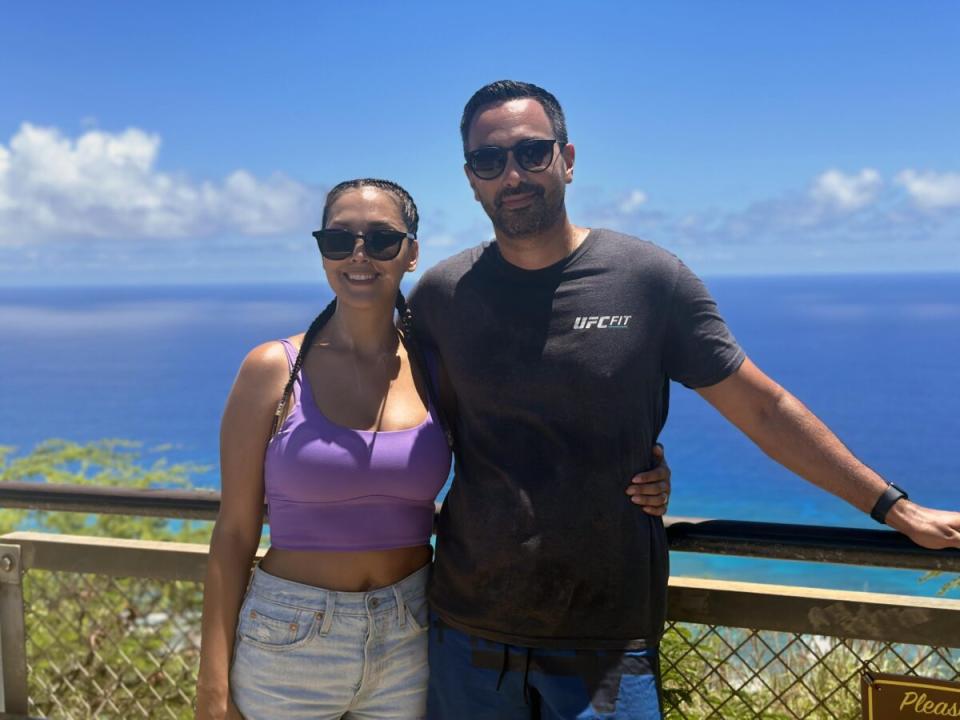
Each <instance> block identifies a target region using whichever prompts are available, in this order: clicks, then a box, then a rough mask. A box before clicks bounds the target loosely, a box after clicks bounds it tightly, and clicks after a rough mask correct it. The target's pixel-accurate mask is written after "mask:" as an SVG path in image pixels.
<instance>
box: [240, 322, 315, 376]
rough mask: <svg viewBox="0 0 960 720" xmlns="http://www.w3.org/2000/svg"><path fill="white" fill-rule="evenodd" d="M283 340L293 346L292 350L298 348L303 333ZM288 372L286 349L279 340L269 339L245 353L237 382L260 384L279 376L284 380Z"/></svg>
mask: <svg viewBox="0 0 960 720" xmlns="http://www.w3.org/2000/svg"><path fill="white" fill-rule="evenodd" d="M285 340H286V341H287V342H288V343H290V344H291V345H292V346H293V349H294V352H296V351H297V350H299V348H300V343H301V342H303V333H300V334H299V335H293V336H291V337H289V338H285ZM289 372H290V365H289V360H288V355H287V349H286V348H285V347H284V343H283V342H281V341H279V340H270V341H268V342H265V343H261V344H259V345H257V346H256V347H255V348H253V349H252V350H251V351H250V352H248V353H247V355H246V357H245V358H244V359H243V362H242V363H241V364H240V372H239V374H238V375H237V383H238V384H240V383H243V384H254V385H260V384H261V383H264V382H269V383H272V381H274V380H276V379H278V378H280V379H283V380H286V376H287V375H288V374H289Z"/></svg>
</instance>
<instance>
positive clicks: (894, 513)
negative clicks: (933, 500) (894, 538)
mask: <svg viewBox="0 0 960 720" xmlns="http://www.w3.org/2000/svg"><path fill="white" fill-rule="evenodd" d="M916 507H917V506H916V505H915V504H914V503H913V502H912V501H910V500H908V499H907V498H903V499H902V500H898V501H897V502H895V503H894V504H893V506H892V507H891V508H890V510H889V512H887V517H886V524H887V525H888V526H889V527H891V528H893V529H894V530H897V531H899V532H902V533H904V534H908V531H909V530H910V529H911V528H912V527H913V518H914V515H915V513H914V511H915V510H916Z"/></svg>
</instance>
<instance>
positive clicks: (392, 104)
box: [0, 0, 960, 284]
mask: <svg viewBox="0 0 960 720" xmlns="http://www.w3.org/2000/svg"><path fill="white" fill-rule="evenodd" d="M3 27H4V33H3V34H4V42H3V43H2V45H0V98H2V102H0V283H2V284H47V283H71V284H73V283H91V284H105V283H141V282H159V283H179V282H247V281H276V282H282V281H285V280H295V281H311V280H314V279H316V278H317V277H318V276H319V264H318V260H317V258H316V257H315V256H316V252H315V248H314V246H313V245H312V240H311V238H310V236H309V234H308V233H309V231H310V230H311V229H313V227H314V226H315V224H316V223H317V221H318V218H319V214H320V207H321V204H322V198H323V193H324V191H325V189H326V188H328V187H330V186H331V185H333V184H334V183H336V182H338V181H340V180H342V179H346V178H349V177H357V176H365V175H373V176H381V177H387V178H391V179H394V180H397V181H399V182H400V183H402V184H403V185H405V186H406V187H407V188H408V189H409V190H410V191H411V192H412V193H413V195H414V197H415V198H416V200H417V203H418V205H419V207H420V210H421V215H422V217H423V223H422V227H421V241H422V252H423V257H424V266H428V265H430V264H432V263H433V262H436V261H437V260H439V259H440V258H442V257H444V256H445V255H448V254H450V253H452V252H455V251H456V250H458V249H460V248H462V247H467V246H469V245H473V244H476V243H477V242H480V241H482V240H484V239H487V238H488V237H489V235H490V229H489V223H488V221H487V219H486V216H485V215H484V214H483V212H482V210H481V209H480V207H479V205H477V204H476V203H475V202H474V201H473V198H472V194H471V193H470V191H469V188H468V186H467V183H466V180H465V179H464V177H463V174H462V169H461V164H462V156H461V153H460V145H459V135H458V132H457V123H458V120H459V115H460V111H461V109H462V107H463V103H464V102H465V101H466V99H467V98H468V97H469V96H470V94H471V93H472V92H473V91H474V90H475V89H476V88H478V87H479V86H480V85H482V84H484V83H486V82H488V81H491V80H495V79H499V78H504V77H511V78H516V79H522V80H529V81H532V82H536V83H538V84H540V85H543V86H544V87H546V88H548V89H550V90H551V91H552V92H554V94H556V95H557V97H558V98H559V99H560V101H561V102H562V103H563V105H564V108H565V110H566V113H567V118H568V124H569V127H570V137H571V140H572V142H573V143H574V144H575V146H576V148H577V152H578V155H577V158H578V160H577V168H576V177H575V182H574V184H573V186H571V188H570V191H569V194H568V206H569V208H570V211H571V215H572V217H573V219H574V221H575V222H578V223H580V224H584V225H591V226H607V227H614V228H616V229H620V230H623V231H626V232H631V233H634V234H639V235H642V236H644V237H646V238H647V239H650V240H652V241H654V242H657V243H658V244H661V245H663V246H665V247H667V248H669V249H670V250H672V251H674V252H676V253H678V254H679V255H680V256H681V257H683V258H684V259H685V260H687V261H688V262H689V263H690V264H691V265H692V266H693V267H694V269H696V270H697V271H698V272H700V273H702V274H704V275H720V274H756V273H807V272H809V273H836V272H890V271H904V270H906V271H943V270H952V271H957V270H960V132H958V128H960V91H958V89H957V88H958V83H957V78H958V77H960V52H958V51H957V48H958V47H960V5H958V4H957V3H953V2H948V1H947V0H943V1H942V2H926V1H923V0H920V1H918V2H910V3H907V2H897V3H891V2H844V3H836V2H803V3H800V2H794V3H786V2H773V3H771V2H738V3H716V2H669V3H667V2H664V3H637V2H629V3H626V2H625V3H603V2H596V3H582V2H581V3H565V2H552V3H543V4H538V3H517V4H514V3H506V2H502V3H501V2H484V3H482V4H472V5H468V4H465V3H449V2H447V3H439V2H437V3H418V2H408V3H387V2H362V1H361V2H351V3H322V2H309V3H295V2H290V3H276V4H266V3H239V2H231V3H226V2H223V3H186V2H183V3H180V2H166V3H162V4H160V3H157V4H129V3H120V2H114V3H106V2H90V3H66V2H62V3H30V4H27V3H21V4H18V5H7V6H5V7H4V12H3Z"/></svg>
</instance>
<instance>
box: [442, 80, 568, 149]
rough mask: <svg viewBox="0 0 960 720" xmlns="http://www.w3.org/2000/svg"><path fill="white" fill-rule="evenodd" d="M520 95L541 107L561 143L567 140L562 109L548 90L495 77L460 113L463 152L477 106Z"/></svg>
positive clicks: (518, 98)
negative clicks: (531, 99)
mask: <svg viewBox="0 0 960 720" xmlns="http://www.w3.org/2000/svg"><path fill="white" fill-rule="evenodd" d="M522 98H533V99H534V100H536V101H537V102H538V103H540V105H541V106H543V110H544V112H546V113H547V117H548V118H549V119H550V125H552V126H553V135H554V138H555V139H556V140H557V142H559V143H560V144H562V145H565V144H566V142H567V121H566V119H565V118H564V117H563V108H561V107H560V103H559V102H557V99H556V98H555V97H554V96H553V95H552V94H551V93H549V92H548V91H546V90H544V89H543V88H542V87H538V86H537V85H534V84H532V83H525V82H519V81H517V80H497V81H496V82H492V83H490V84H489V85H484V86H483V87H482V88H480V89H479V90H477V91H476V92H475V93H474V94H473V97H471V98H470V99H469V100H468V101H467V104H466V105H465V106H464V108H463V116H462V117H461V118H460V137H461V138H463V150H464V152H466V150H467V135H468V134H469V133H470V123H472V122H473V118H474V116H475V115H476V114H477V111H478V110H479V109H480V108H482V107H483V106H484V105H490V104H493V103H503V102H507V101H508V100H520V99H522Z"/></svg>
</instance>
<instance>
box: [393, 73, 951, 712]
mask: <svg viewBox="0 0 960 720" xmlns="http://www.w3.org/2000/svg"><path fill="white" fill-rule="evenodd" d="M461 133H462V137H463V147H464V153H465V158H466V164H465V171H466V175H467V179H468V181H469V182H470V186H471V187H472V189H473V192H474V195H475V197H476V199H477V200H478V201H479V202H480V204H481V205H482V206H483V208H484V210H485V211H486V212H487V214H488V215H489V216H490V219H491V220H492V221H493V227H494V232H495V235H496V240H495V242H492V243H489V244H486V245H484V246H481V247H478V248H474V249H472V250H468V251H466V252H463V253H460V254H459V255H456V256H454V257H452V258H450V259H449V260H447V261H445V262H442V263H440V264H439V265H438V266H436V267H435V268H433V269H432V270H430V271H428V272H427V273H426V274H425V275H424V277H423V279H422V280H421V282H420V284H419V286H418V288H417V290H416V291H415V294H414V296H413V298H412V300H411V302H412V303H413V305H414V316H415V317H416V318H417V322H418V323H419V331H420V333H421V336H422V337H423V338H424V339H425V341H426V342H429V343H431V344H433V345H435V346H436V348H437V350H438V352H439V354H440V356H441V358H442V360H443V366H444V369H445V371H446V376H447V378H448V381H449V383H450V385H451V386H452V389H453V391H454V392H453V395H455V397H456V402H457V406H456V409H455V412H454V413H452V415H453V417H454V419H455V422H454V430H455V434H456V437H457V442H458V448H457V449H458V452H457V462H456V476H455V479H454V482H453V486H452V488H451V491H450V493H449V495H448V496H447V498H446V501H445V502H444V505H443V509H442V511H441V514H440V525H439V528H438V533H437V538H438V539H437V556H436V565H435V568H434V576H433V580H432V587H431V591H430V599H431V603H432V606H433V609H434V611H435V613H436V615H437V617H436V620H435V622H434V623H433V624H432V627H431V630H430V633H431V637H430V653H431V655H430V664H431V687H430V709H429V717H431V718H443V719H444V720H451V719H454V718H455V719H457V720H459V719H461V718H464V719H468V720H474V719H480V718H531V717H533V718H539V717H544V718H547V717H549V718H574V717H576V718H599V717H616V718H654V717H660V713H661V707H660V698H659V688H658V685H659V682H658V673H659V669H658V658H657V644H658V642H659V639H660V636H661V633H662V630H663V623H664V616H665V607H664V605H665V598H666V586H667V576H668V568H667V543H666V538H665V534H664V529H663V525H662V522H661V521H660V519H659V518H658V517H655V516H652V515H649V514H644V513H642V512H638V510H637V508H636V507H635V506H633V505H631V504H629V503H626V504H625V503H623V502H622V498H623V493H624V492H625V491H626V492H627V494H632V493H633V492H635V487H626V488H625V485H629V484H628V483H625V482H624V481H623V480H622V479H623V478H627V477H630V476H631V475H633V474H634V473H636V472H638V471H640V470H644V469H647V468H649V467H650V466H651V464H652V456H651V454H650V451H649V450H648V449H649V448H651V447H652V446H653V444H654V442H655V441H656V438H657V436H658V434H659V432H660V430H661V429H662V427H663V424H664V422H665V419H666V416H667V403H668V384H669V381H670V380H675V381H679V382H682V383H683V384H685V385H687V386H689V387H692V388H694V389H695V390H696V391H697V392H698V393H700V395H702V396H703V397H704V398H705V399H706V400H707V401H708V402H710V403H711V404H712V405H713V406H714V407H716V408H717V409H718V410H719V411H720V412H721V413H722V414H723V415H724V416H725V417H726V418H727V419H728V420H730V421H731V422H732V423H733V424H735V425H736V426H737V427H738V428H740V429H741V430H742V431H743V432H744V433H746V434H747V435H748V436H749V437H750V438H751V439H752V440H753V441H754V442H756V443H757V444H758V445H759V446H760V447H761V448H762V449H763V450H764V451H765V452H766V453H767V454H769V455H770V456H771V457H773V458H774V459H775V460H777V461H778V462H780V463H782V464H783V465H785V466H786V467H788V468H789V469H791V470H793V471H794V472H796V473H798V474H799V475H801V476H803V477H805V478H806V479H808V480H809V481H810V482H813V483H814V484H816V485H818V486H820V487H822V488H824V489H825V490H827V491H829V492H832V493H834V494H835V495H838V496H839V497H841V498H843V499H845V500H847V501H848V502H850V503H852V504H853V505H855V506H856V507H858V508H860V509H861V510H863V511H864V512H870V511H871V510H872V511H873V512H874V515H875V517H877V518H878V519H881V520H882V521H885V522H886V523H887V524H888V525H890V526H891V527H894V528H896V529H897V530H900V531H901V532H904V533H905V534H907V535H908V536H909V537H910V538H911V539H913V540H914V541H915V542H917V543H919V544H921V545H924V546H927V547H932V548H937V547H947V546H953V547H956V546H960V513H953V512H945V511H938V510H932V509H929V508H924V507H920V506H918V505H916V504H913V503H911V502H909V500H907V499H906V497H905V496H904V495H903V493H902V492H901V491H899V490H898V489H896V488H894V487H893V486H891V485H889V484H888V483H887V482H886V481H885V480H883V479H882V478H881V477H879V476H878V475H877V474H876V473H874V472H873V471H872V470H870V469H869V468H867V467H866V466H865V465H863V464H862V463H860V462H859V461H858V460H857V459H856V458H854V457H853V455H852V454H851V453H850V452H849V451H848V450H847V449H846V448H845V447H844V446H843V445H842V444H841V443H840V441H839V440H838V439H837V438H836V437H835V436H834V435H833V434H832V433H831V432H830V430H829V429H828V428H827V427H826V426H824V425H823V423H821V422H820V421H819V420H818V419H817V418H816V417H814V416H813V415H812V414H811V413H810V412H809V411H808V410H807V409H806V408H805V407H804V406H803V405H802V404H801V403H800V402H799V401H798V400H797V399H796V398H794V397H793V396H791V395H790V394H789V393H787V392H786V391H785V390H784V389H782V388H781V387H779V386H778V385H777V384H776V383H775V382H773V381H772V380H771V379H770V378H768V377H767V376H766V375H764V374H763V373H762V372H761V371H760V370H759V369H758V368H757V367H756V366H755V365H754V364H753V363H752V362H751V361H750V360H749V358H747V357H746V356H745V355H744V353H743V351H742V350H741V349H740V347H739V346H738V345H737V343H736V341H735V340H734V338H733V336H732V335H731V334H730V332H729V331H728V330H727V327H726V325H725V324H724V322H723V320H722V318H721V317H720V316H719V314H718V313H717V309H716V305H715V304H714V302H713V300H712V298H711V297H710V295H709V293H708V292H707V290H706V288H705V287H704V286H703V284H702V283H701V282H700V281H699V280H698V279H697V277H696V276H694V275H693V273H692V272H690V270H688V269H687V268H686V266H684V265H683V263H682V262H680V261H679V260H678V259H677V258H676V257H674V256H673V255H671V254H669V253H667V252H665V251H664V250H662V249H660V248H658V247H656V246H654V245H652V244H650V243H647V242H644V241H641V240H639V239H636V238H631V237H627V236H624V235H620V234H617V233H613V232H610V231H606V230H598V229H588V228H584V227H579V226H577V225H574V224H573V223H571V221H570V220H569V218H568V217H567V213H566V208H565V205H564V193H565V188H566V185H567V184H568V183H570V182H572V180H573V170H574V160H575V157H576V156H575V151H574V146H573V145H572V144H571V143H570V142H569V141H568V138H567V132H566V124H565V121H564V117H563V112H562V110H561V108H560V105H559V103H558V102H557V100H556V98H554V97H553V95H551V94H550V93H549V92H547V91H545V90H543V89H541V88H539V87H536V86H534V85H529V84H526V83H518V82H513V81H502V82H496V83H492V84H491V85H488V86H486V87H484V88H481V89H480V90H479V91H477V93H475V94H474V96H473V97H472V98H471V99H470V101H469V102H468V103H467V105H466V108H465V109H464V113H463V118H462V122H461Z"/></svg>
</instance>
